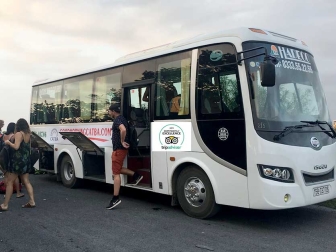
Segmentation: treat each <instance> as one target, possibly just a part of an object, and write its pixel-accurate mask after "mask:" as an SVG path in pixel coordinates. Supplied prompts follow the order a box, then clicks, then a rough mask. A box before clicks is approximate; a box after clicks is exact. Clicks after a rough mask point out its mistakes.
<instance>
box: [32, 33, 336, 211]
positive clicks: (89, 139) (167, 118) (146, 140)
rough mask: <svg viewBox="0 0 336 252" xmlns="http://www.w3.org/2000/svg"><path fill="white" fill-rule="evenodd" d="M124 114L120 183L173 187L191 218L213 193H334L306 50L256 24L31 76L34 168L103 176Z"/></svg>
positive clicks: (62, 175)
mask: <svg viewBox="0 0 336 252" xmlns="http://www.w3.org/2000/svg"><path fill="white" fill-rule="evenodd" d="M113 103H120V106H121V114H122V115H123V116H124V117H125V118H126V119H127V121H128V123H129V130H130V131H129V132H130V134H129V135H130V143H131V146H130V148H129V153H128V155H127V158H126V159H125V161H124V167H127V168H129V169H131V170H133V171H137V172H139V173H140V174H141V175H143V180H142V181H141V182H140V183H139V184H138V185H134V184H133V183H132V182H133V181H132V178H131V177H128V176H127V175H122V182H121V183H122V186H123V187H132V188H134V190H136V189H138V190H146V191H150V192H153V193H160V194H164V195H169V196H171V199H172V200H171V202H172V205H180V206H181V208H182V209H183V211H184V212H185V213H186V214H187V215H189V216H192V217H195V218H210V217H211V216H213V215H215V214H216V213H217V212H218V209H219V208H220V206H221V205H227V206H235V207H242V208H251V209H265V210H267V209H268V210H276V209H287V208H294V207H301V206H306V205H311V204H316V203H319V202H323V201H327V200H330V199H333V198H335V197H336V182H335V178H334V176H335V175H334V173H335V172H334V170H335V164H336V155H335V153H336V145H335V137H336V133H335V131H334V129H333V128H332V125H331V124H332V122H331V120H330V117H329V112H328V109H327V103H326V98H325V95H324V92H323V88H322V85H321V82H320V79H319V74H318V70H317V67H316V64H315V62H314V57H313V54H312V52H311V50H310V49H309V48H308V47H307V45H306V44H305V43H304V42H303V41H301V40H299V39H296V38H293V37H289V36H286V35H282V34H279V33H275V32H272V31H268V30H264V29H257V28H238V29H233V30H227V31H225V30H224V31H219V32H216V33H209V34H203V35H199V36H195V37H193V38H190V39H185V40H181V41H177V42H173V43H169V44H165V45H163V46H160V47H155V48H151V49H148V50H143V51H140V52H137V53H133V54H129V55H126V56H124V57H121V58H119V59H117V60H116V61H115V62H114V63H113V64H111V65H108V66H104V67H100V68H96V69H92V70H89V71H83V72H80V73H78V74H75V75H71V76H69V75H68V76H63V77H60V78H57V79H47V80H43V81H38V82H36V83H34V85H33V86H32V97H31V112H30V125H31V129H32V131H33V139H34V140H35V141H36V143H37V144H38V148H39V153H40V154H39V155H40V158H39V160H38V161H37V163H36V164H35V168H36V169H39V170H41V171H45V172H48V173H52V174H56V175H57V176H56V177H57V180H58V181H62V183H63V184H64V186H66V187H69V188H74V187H77V186H78V185H79V184H80V182H82V181H83V180H96V181H101V182H104V183H108V184H113V177H112V161H111V155H112V151H113V148H112V141H111V136H112V130H111V127H112V124H113V120H112V118H110V117H109V115H108V108H109V106H110V105H111V104H113Z"/></svg>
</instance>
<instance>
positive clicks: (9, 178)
mask: <svg viewBox="0 0 336 252" xmlns="http://www.w3.org/2000/svg"><path fill="white" fill-rule="evenodd" d="M17 176H18V175H17V174H15V173H9V172H7V173H6V195H5V200H4V202H3V204H1V209H3V210H7V209H8V203H9V200H10V198H11V197H12V194H13V184H14V181H15V179H16V178H17Z"/></svg>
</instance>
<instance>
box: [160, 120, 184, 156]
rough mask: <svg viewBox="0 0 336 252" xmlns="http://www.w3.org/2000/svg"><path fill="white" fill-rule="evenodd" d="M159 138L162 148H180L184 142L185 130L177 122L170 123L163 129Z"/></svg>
mask: <svg viewBox="0 0 336 252" xmlns="http://www.w3.org/2000/svg"><path fill="white" fill-rule="evenodd" d="M159 140H160V144H161V148H162V149H165V150H180V149H181V146H182V144H183V142H184V133H183V130H182V129H181V128H180V127H179V126H177V125H175V124H168V125H166V126H164V127H163V128H162V129H161V131H160V133H159Z"/></svg>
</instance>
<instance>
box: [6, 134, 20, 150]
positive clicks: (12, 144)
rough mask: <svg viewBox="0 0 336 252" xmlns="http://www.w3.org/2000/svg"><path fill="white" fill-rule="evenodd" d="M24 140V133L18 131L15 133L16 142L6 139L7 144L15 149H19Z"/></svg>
mask: <svg viewBox="0 0 336 252" xmlns="http://www.w3.org/2000/svg"><path fill="white" fill-rule="evenodd" d="M22 141H23V135H22V133H21V132H17V133H15V143H12V142H10V141H9V140H6V142H5V144H8V145H9V146H10V147H12V148H13V149H15V150H18V149H19V147H20V144H21V142H22Z"/></svg>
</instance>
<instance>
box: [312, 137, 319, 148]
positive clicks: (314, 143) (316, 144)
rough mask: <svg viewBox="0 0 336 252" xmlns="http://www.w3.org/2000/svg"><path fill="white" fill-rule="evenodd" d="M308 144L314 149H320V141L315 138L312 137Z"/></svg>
mask: <svg viewBox="0 0 336 252" xmlns="http://www.w3.org/2000/svg"><path fill="white" fill-rule="evenodd" d="M310 143H311V145H312V146H313V147H314V148H318V147H320V141H319V140H318V139H317V138H316V137H312V138H311V139H310Z"/></svg>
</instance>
